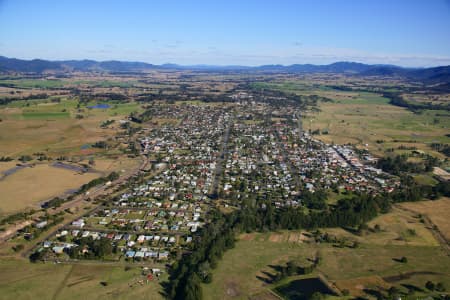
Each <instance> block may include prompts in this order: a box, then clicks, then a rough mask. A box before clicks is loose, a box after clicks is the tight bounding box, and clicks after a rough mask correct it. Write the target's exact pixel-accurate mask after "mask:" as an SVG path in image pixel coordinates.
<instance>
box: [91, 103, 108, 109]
mask: <svg viewBox="0 0 450 300" xmlns="http://www.w3.org/2000/svg"><path fill="white" fill-rule="evenodd" d="M110 107H111V106H110V105H109V104H104V103H103V104H102V103H99V104H96V105H92V106H88V108H97V109H107V108H110Z"/></svg>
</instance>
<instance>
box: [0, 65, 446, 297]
mask: <svg viewBox="0 0 450 300" xmlns="http://www.w3.org/2000/svg"><path fill="white" fill-rule="evenodd" d="M24 76H25V77H24V78H16V79H11V78H9V79H6V80H3V81H2V80H0V83H3V85H2V87H1V88H0V96H1V97H3V98H1V99H2V102H1V103H3V104H2V105H0V119H1V122H0V158H1V160H2V161H1V162H0V172H1V174H0V176H1V177H0V191H1V192H2V196H3V197H2V202H1V203H0V216H1V217H2V225H1V229H2V230H3V235H2V244H1V247H2V248H1V249H0V256H1V259H0V268H1V269H2V270H6V272H9V273H11V279H6V278H5V282H7V284H5V285H3V286H1V287H0V288H1V290H2V291H3V290H4V291H5V295H6V297H15V298H17V299H28V298H30V297H32V295H39V296H40V297H41V298H44V299H46V298H48V299H80V298H86V297H88V295H89V296H90V297H94V298H99V299H108V298H119V299H120V298H129V297H136V299H141V298H144V299H145V298H149V299H159V298H161V297H162V294H160V293H162V292H163V287H164V293H168V294H166V295H167V296H168V297H169V298H170V297H174V295H176V294H178V293H184V292H185V291H184V290H183V288H186V286H184V287H183V285H184V284H186V282H190V281H191V280H192V281H194V284H191V285H189V288H191V287H192V288H196V287H198V286H201V289H202V290H203V295H204V298H205V299H215V298H219V299H248V298H249V297H250V298H253V299H260V298H261V299H274V297H277V296H276V295H275V294H279V293H282V294H289V293H296V292H297V290H298V287H299V286H300V285H301V284H303V282H307V283H308V284H309V283H311V284H312V285H313V286H314V287H315V288H313V289H311V290H310V291H308V297H309V296H311V295H312V293H314V292H315V291H316V290H317V291H319V290H320V291H324V292H326V293H329V294H336V295H342V294H347V292H348V293H350V295H351V296H354V297H357V296H361V297H366V296H370V295H372V296H373V295H374V294H375V293H382V294H386V293H388V291H389V290H390V289H391V288H393V287H394V288H396V289H399V290H400V291H401V292H402V293H403V294H408V293H409V294H413V293H415V295H416V296H422V295H425V294H427V293H433V292H432V291H431V290H428V289H427V288H425V287H424V285H425V283H426V282H427V281H432V282H434V283H442V284H443V286H444V288H449V284H450V281H449V276H448V271H447V270H448V269H449V267H450V263H449V261H448V256H446V254H445V253H446V252H445V251H446V250H445V248H444V247H442V244H443V242H442V239H440V238H439V237H438V236H437V235H436V232H437V229H436V228H434V227H433V226H432V225H430V222H432V224H434V225H436V226H437V228H439V231H441V232H444V231H445V230H446V229H447V227H448V226H447V225H448V224H447V223H446V222H445V220H446V216H445V211H446V210H447V209H448V208H447V206H446V204H447V202H448V201H447V202H441V201H442V200H436V201H434V202H423V203H422V202H416V203H402V204H399V203H396V202H402V201H404V200H406V199H407V198H406V197H411V195H413V196H414V195H419V192H422V191H423V193H421V194H420V195H421V196H420V197H422V196H423V197H427V198H430V199H435V198H438V197H439V196H440V195H441V194H442V193H445V192H446V191H445V186H442V182H441V181H440V179H439V178H438V177H436V176H435V175H434V174H433V173H432V172H431V171H430V168H428V169H426V170H425V169H420V168H415V169H414V168H412V167H411V166H410V165H407V164H406V162H405V163H404V164H405V166H407V167H410V169H408V170H403V169H402V168H400V169H401V170H400V171H399V173H395V174H394V173H393V172H391V171H392V170H390V169H389V168H385V169H383V165H381V164H378V162H379V161H380V160H381V159H380V158H381V157H387V156H393V155H396V154H406V155H407V156H408V158H407V161H408V163H417V164H419V163H421V162H423V161H426V160H429V158H428V157H427V156H426V154H431V156H432V157H434V158H436V159H435V160H432V161H431V160H430V161H431V163H432V165H431V170H432V167H434V166H435V167H437V166H439V167H440V168H442V170H445V169H447V168H448V159H447V160H445V158H446V156H445V155H446V154H445V153H444V151H443V149H444V150H445V145H446V144H448V142H449V139H450V138H449V137H448V136H447V134H448V133H447V131H448V127H449V125H450V124H449V120H448V115H447V114H448V113H447V112H446V111H443V110H427V109H422V110H419V111H411V110H410V109H407V108H404V107H399V106H394V105H392V104H390V103H389V102H390V100H389V99H388V96H386V94H384V92H402V91H403V92H404V94H402V95H405V97H406V95H409V94H408V93H409V90H408V89H413V88H415V85H414V84H412V83H410V82H407V81H401V80H399V81H396V80H397V79H392V81H390V82H386V81H385V80H384V79H378V78H375V79H374V78H371V79H370V80H369V79H365V78H360V77H351V76H348V77H347V76H345V75H339V76H335V75H327V74H320V75H317V74H313V75H296V74H283V73H282V74H270V75H268V74H263V73H261V74H244V73H242V74H239V73H236V74H233V73H230V74H222V73H220V72H219V73H217V74H216V73H209V72H207V73H202V72H200V71H195V72H194V71H190V70H185V71H155V72H148V73H142V74H134V73H129V74H128V73H125V74H114V75H112V74H107V73H104V74H100V73H88V72H86V73H71V74H70V75H68V76H67V77H65V78H63V79H54V78H52V77H51V76H47V77H46V76H42V78H40V79H39V78H38V77H33V76H30V78H26V77H27V76H29V75H24ZM359 87H362V88H361V89H358V88H359ZM418 97H419V96H418ZM433 97H436V96H433ZM417 101H419V100H418V99H417ZM441 102H442V101H441ZM434 144H438V145H437V146H436V145H434ZM433 145H434V146H433ZM422 151H423V152H422ZM377 161H378V162H377ZM405 161H406V159H405ZM413 166H415V165H413ZM388 167H391V166H390V165H389V164H388ZM402 167H403V166H402ZM441 172H445V171H441ZM110 176H111V177H110ZM405 177H406V179H408V178H409V177H410V178H412V179H413V180H412V183H405V182H408V181H407V180H406V179H405ZM96 179H97V180H96ZM408 184H410V185H411V186H408ZM80 187H82V188H81V190H80V192H79V193H78V194H76V195H75V194H73V196H70V197H67V198H66V196H68V195H69V194H70V193H74V192H75V191H77V190H78V189H80ZM408 188H411V189H413V188H414V190H412V192H411V191H410V190H408ZM54 197H62V198H63V200H60V199H56V200H55V201H54V202H52V201H49V202H46V204H45V205H44V206H43V207H42V208H40V207H39V204H41V203H42V202H45V201H48V200H50V199H52V198H54ZM444 199H446V198H444ZM415 200H420V199H415ZM29 208H35V209H36V210H37V211H35V212H30V213H29V214H27V213H24V214H20V213H21V212H26V211H27V209H29ZM436 210H439V211H440V213H437V212H436ZM222 212H223V213H224V214H222ZM427 218H429V219H430V220H431V221H429V220H428V219H427ZM233 220H234V221H233ZM326 227H331V228H326ZM430 229H431V230H430ZM234 237H235V238H236V241H235V240H234ZM234 244H235V247H234V248H233V247H232V245H234ZM199 247H204V248H203V249H201V248H200V249H199ZM225 250H228V251H225ZM196 251H198V253H205V255H204V256H202V255H196V254H195V255H192V254H193V253H196ZM181 257H184V258H185V259H183V260H180V258H181ZM192 257H194V258H193V259H198V260H196V261H194V262H191V265H188V267H187V266H186V265H182V263H186V262H189V259H191V258H192ZM199 257H200V258H199ZM430 257H433V260H430ZM24 258H25V259H30V260H31V261H32V262H34V263H33V264H29V263H28V262H26V261H25V259H24ZM8 259H15V260H14V261H11V262H10V261H8ZM291 261H295V262H298V263H299V264H300V265H301V266H309V265H310V264H311V262H314V267H313V270H312V272H311V273H308V274H306V273H305V274H295V275H293V276H289V277H283V278H281V279H280V280H279V281H274V278H277V276H278V274H279V270H280V269H281V270H282V269H283V268H284V266H286V265H287V263H288V262H291ZM13 265H17V266H20V268H18V269H17V270H14V271H12V270H11V269H12V268H13V267H12V266H13ZM144 266H145V267H149V268H156V269H158V271H153V270H152V271H151V272H152V274H153V275H154V276H157V275H156V274H162V275H161V276H162V279H161V281H165V284H164V285H160V282H157V281H153V282H149V283H146V282H143V281H142V280H143V279H145V277H144V276H143V275H142V271H143V269H142V267H144ZM192 266H195V267H192ZM125 268H126V269H127V271H126V270H125ZM130 268H131V269H130ZM177 268H180V270H179V271H180V272H179V274H181V275H180V278H177V277H175V276H173V277H171V278H170V279H169V278H168V276H167V274H168V273H170V272H175V273H176V272H177V270H176V269H177ZM161 270H162V273H161ZM186 270H187V271H186ZM147 271H148V270H147ZM183 272H184V273H183ZM183 276H184V277H183ZM199 278H200V279H199ZM45 280H51V281H52V282H53V283H52V284H51V285H49V286H48V288H47V289H43V288H41V285H42V282H44V281H45ZM196 280H197V283H195V281H196ZM302 280H305V281H302ZM25 282H28V287H29V290H30V291H35V293H32V292H29V290H28V289H24V288H23V287H24V286H25ZM177 285H180V286H177ZM130 286H132V287H130ZM408 287H409V288H408ZM414 289H415V290H414ZM371 293H372V294H371ZM178 295H179V296H180V295H181V296H180V297H181V298H183V294H178ZM330 297H331V298H332V297H336V298H337V297H338V296H330Z"/></svg>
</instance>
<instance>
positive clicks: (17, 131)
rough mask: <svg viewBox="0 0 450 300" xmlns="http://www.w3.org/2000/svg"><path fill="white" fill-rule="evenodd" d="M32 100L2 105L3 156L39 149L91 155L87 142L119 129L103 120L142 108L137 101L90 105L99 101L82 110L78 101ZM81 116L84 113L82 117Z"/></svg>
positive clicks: (0, 152) (0, 139)
mask: <svg viewBox="0 0 450 300" xmlns="http://www.w3.org/2000/svg"><path fill="white" fill-rule="evenodd" d="M32 103H34V104H32V105H29V106H26V105H25V103H20V101H17V102H14V103H12V104H11V105H8V106H0V119H1V120H2V122H1V123H0V156H19V155H24V154H26V155H29V154H33V153H35V152H43V153H45V154H47V155H83V154H87V153H88V152H92V151H93V149H83V148H82V146H83V145H86V144H90V143H95V142H97V141H99V140H105V139H107V138H109V137H112V136H113V135H114V134H115V133H117V131H118V130H119V128H118V124H113V125H112V126H110V127H109V128H107V129H102V128H100V125H101V123H102V122H104V121H106V120H115V121H117V120H120V119H122V118H125V117H126V116H128V115H129V114H130V113H131V112H133V111H139V109H140V107H139V105H137V104H135V103H125V104H120V103H119V104H111V107H110V108H108V109H89V108H86V107H88V106H91V105H95V103H96V102H90V103H88V104H87V105H86V107H85V108H82V109H81V112H78V111H77V108H76V105H77V104H76V103H77V102H76V101H74V100H62V101H61V102H60V103H53V102H51V101H50V100H42V101H34V102H32ZM77 116H82V119H80V118H79V117H77ZM95 151H96V152H98V150H95Z"/></svg>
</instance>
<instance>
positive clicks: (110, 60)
mask: <svg viewBox="0 0 450 300" xmlns="http://www.w3.org/2000/svg"><path fill="white" fill-rule="evenodd" d="M0 57H4V58H6V59H18V60H23V61H34V60H41V61H48V62H56V63H63V62H67V61H80V62H81V61H94V62H97V63H104V62H120V63H145V64H149V65H153V66H156V67H159V66H165V65H174V66H178V67H183V68H189V67H206V68H208V67H212V68H215V67H217V68H228V67H230V68H231V67H244V68H258V67H266V66H280V67H290V66H295V65H311V66H329V65H333V64H338V63H348V64H364V65H368V66H386V67H398V68H403V69H427V68H437V67H447V66H450V64H449V65H436V66H431V67H407V66H406V67H405V66H400V65H394V64H382V63H380V64H370V63H365V62H359V61H343V60H341V61H332V62H330V63H324V64H320V63H317V64H314V63H307V62H306V63H293V64H271V63H268V64H261V65H237V64H230V65H219V64H202V63H198V64H177V63H173V62H164V63H161V64H155V63H152V62H145V61H138V60H120V59H108V60H97V59H91V58H80V59H70V58H69V59H61V60H51V59H44V58H39V57H35V58H30V59H22V58H17V57H8V56H5V55H2V54H1V53H0Z"/></svg>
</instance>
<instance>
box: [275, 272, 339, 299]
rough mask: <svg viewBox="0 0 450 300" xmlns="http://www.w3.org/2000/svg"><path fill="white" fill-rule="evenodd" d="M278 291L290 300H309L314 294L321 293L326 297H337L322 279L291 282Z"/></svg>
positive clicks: (277, 289)
mask: <svg viewBox="0 0 450 300" xmlns="http://www.w3.org/2000/svg"><path fill="white" fill-rule="evenodd" d="M276 291H277V292H278V293H280V294H281V295H283V297H284V298H285V299H289V300H307V299H310V298H311V296H312V294H314V293H316V292H319V293H321V294H324V295H336V293H335V292H334V291H333V290H331V289H330V288H329V287H328V286H327V285H326V284H325V282H323V281H322V279H320V278H318V277H316V278H305V279H298V280H293V281H291V282H289V283H288V284H286V285H283V286H280V287H278V288H276Z"/></svg>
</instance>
